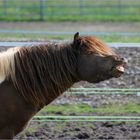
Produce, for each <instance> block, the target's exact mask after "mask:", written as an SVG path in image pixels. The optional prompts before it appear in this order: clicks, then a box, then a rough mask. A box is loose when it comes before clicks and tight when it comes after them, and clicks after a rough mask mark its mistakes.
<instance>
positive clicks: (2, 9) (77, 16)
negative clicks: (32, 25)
mask: <svg viewBox="0 0 140 140" xmlns="http://www.w3.org/2000/svg"><path fill="white" fill-rule="evenodd" d="M139 15H140V1H139V0H114V1H113V0H104V1H103V0H98V1H97V0H68V1H66V0H59V1H58V0H18V1H17V0H0V19H1V20H22V21H23V20H30V21H32V20H38V21H47V20H97V19H98V20H109V19H110V20H127V19H129V20H140V16H139Z"/></svg>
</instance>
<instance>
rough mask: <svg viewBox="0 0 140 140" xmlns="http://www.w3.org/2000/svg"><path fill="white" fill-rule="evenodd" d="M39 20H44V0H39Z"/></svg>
mask: <svg viewBox="0 0 140 140" xmlns="http://www.w3.org/2000/svg"><path fill="white" fill-rule="evenodd" d="M40 21H44V0H40Z"/></svg>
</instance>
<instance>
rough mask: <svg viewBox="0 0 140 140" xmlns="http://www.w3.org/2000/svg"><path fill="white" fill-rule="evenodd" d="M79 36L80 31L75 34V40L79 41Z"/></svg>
mask: <svg viewBox="0 0 140 140" xmlns="http://www.w3.org/2000/svg"><path fill="white" fill-rule="evenodd" d="M78 38H79V32H77V33H75V35H74V42H75V41H77V40H78Z"/></svg>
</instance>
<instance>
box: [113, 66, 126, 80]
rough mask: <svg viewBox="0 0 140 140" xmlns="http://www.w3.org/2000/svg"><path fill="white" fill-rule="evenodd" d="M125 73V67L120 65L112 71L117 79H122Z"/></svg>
mask: <svg viewBox="0 0 140 140" xmlns="http://www.w3.org/2000/svg"><path fill="white" fill-rule="evenodd" d="M124 71H125V68H124V65H123V64H119V65H117V66H116V67H114V68H113V69H112V75H113V76H114V77H116V78H117V77H120V76H121V75H122V74H123V73H124Z"/></svg>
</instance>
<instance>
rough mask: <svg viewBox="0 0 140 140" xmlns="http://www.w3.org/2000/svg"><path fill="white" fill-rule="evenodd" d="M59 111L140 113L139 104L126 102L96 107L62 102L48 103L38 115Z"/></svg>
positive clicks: (69, 112)
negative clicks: (57, 103) (60, 103)
mask: <svg viewBox="0 0 140 140" xmlns="http://www.w3.org/2000/svg"><path fill="white" fill-rule="evenodd" d="M57 112H61V113H62V114H63V113H64V114H73V113H107V114H108V113H111V114H123V113H140V104H137V103H128V104H117V103H116V104H109V105H102V106H99V107H97V108H93V107H92V106H90V105H88V104H83V103H81V104H63V105H48V106H47V107H45V108H44V109H42V111H41V112H39V114H38V115H40V114H42V113H43V114H44V113H48V114H55V113H57Z"/></svg>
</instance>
